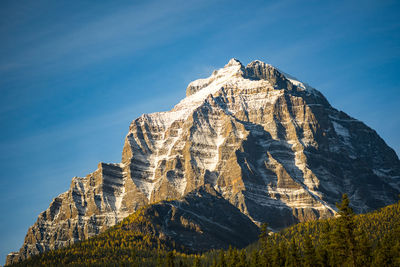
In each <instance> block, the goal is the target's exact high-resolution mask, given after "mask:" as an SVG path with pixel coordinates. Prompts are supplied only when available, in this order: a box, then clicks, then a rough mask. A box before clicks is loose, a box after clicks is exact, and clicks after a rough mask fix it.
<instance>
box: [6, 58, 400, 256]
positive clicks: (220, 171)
mask: <svg viewBox="0 0 400 267" xmlns="http://www.w3.org/2000/svg"><path fill="white" fill-rule="evenodd" d="M203 185H209V186H211V187H212V188H214V190H215V191H216V192H218V194H220V195H221V197H222V198H224V199H225V200H226V201H228V202H229V203H230V204H231V205H233V206H234V207H236V208H237V209H238V210H240V212H241V213H243V214H244V215H246V216H247V217H248V218H249V219H250V220H251V221H253V222H254V223H256V224H259V223H261V222H268V224H269V225H270V227H271V228H273V229H279V228H283V227H286V226H288V225H291V224H293V223H296V222H299V221H306V220H315V219H318V218H325V217H329V216H332V215H333V214H334V213H335V203H336V202H338V201H339V200H340V197H341V194H342V193H347V194H348V195H349V196H350V198H351V201H352V205H353V207H354V209H355V210H356V211H357V212H366V211H370V210H373V209H376V208H379V207H382V206H385V205H388V204H391V203H394V202H395V201H396V200H397V195H398V194H399V192H400V162H399V159H398V157H397V155H396V154H395V152H394V151H393V150H392V149H391V148H390V147H388V146H387V145H386V144H385V142H384V141H383V140H382V139H381V138H380V137H379V136H378V134H377V133H376V132H375V131H374V130H372V129H371V128H369V127H368V126H366V125H365V124H364V123H362V122H360V121H358V120H356V119H354V118H351V117H350V116H348V115H347V114H345V113H343V112H341V111H338V110H336V109H335V108H333V107H331V106H330V104H329V103H328V101H327V100H326V99H325V98H324V96H323V95H322V94H321V93H320V92H318V91H317V90H315V89H313V88H311V87H309V86H308V85H306V84H303V83H301V82H299V81H297V80H295V79H293V78H291V77H289V76H288V75H286V74H284V73H282V72H280V71H279V70H278V69H276V68H274V67H273V66H271V65H268V64H265V63H263V62H260V61H254V62H251V63H250V64H249V65H247V66H243V65H242V64H241V63H240V62H239V61H237V60H235V59H232V60H230V61H229V63H228V64H227V65H226V66H225V67H224V68H222V69H219V70H216V71H214V72H213V74H212V75H211V76H210V77H209V78H206V79H200V80H196V81H194V82H192V83H190V84H189V86H188V88H187V91H186V98H184V99H183V100H182V101H181V102H180V103H178V104H177V105H176V106H175V107H174V108H173V109H172V110H171V111H168V112H159V113H152V114H145V115H142V116H141V117H139V118H137V119H136V120H134V121H133V122H132V123H131V125H130V128H129V133H128V135H127V137H126V140H125V144H124V147H123V152H122V161H121V163H119V164H105V163H101V164H99V166H98V169H97V170H96V171H95V172H93V173H91V174H89V175H88V176H86V177H85V178H73V180H72V183H71V187H70V189H69V190H68V191H67V192H65V193H63V194H61V195H59V196H58V197H56V198H55V199H54V200H53V202H52V203H51V204H50V207H49V208H48V209H47V210H46V211H44V212H43V213H41V214H40V215H39V218H38V220H37V222H36V223H35V224H34V225H33V226H32V227H31V228H29V230H28V233H27V236H26V238H25V242H24V244H23V246H22V248H21V250H20V251H19V253H17V254H16V253H14V254H13V255H11V256H10V257H9V262H12V261H17V260H19V259H24V258H26V257H29V256H30V255H32V254H36V253H39V252H43V251H46V250H49V249H54V248H58V247H62V246H65V245H68V244H71V243H73V242H75V241H78V240H82V239H85V238H88V237H90V236H93V235H96V234H98V233H100V232H103V231H104V230H105V229H107V228H109V227H110V226H112V225H115V224H116V223H118V222H119V221H121V220H122V219H123V218H125V217H126V216H128V215H129V214H131V213H133V212H134V211H135V210H137V209H138V208H139V207H142V206H144V205H145V204H149V203H152V202H156V201H161V200H165V199H171V198H180V197H182V196H184V195H186V194H188V193H190V192H191V191H193V190H195V189H197V188H199V187H200V186H203ZM207 229H209V228H207ZM206 234H207V233H204V235H206ZM211 235H212V234H210V236H211ZM226 238H227V239H226V240H229V237H228V236H226ZM215 242H217V241H215ZM221 242H222V241H221ZM224 242H225V241H224Z"/></svg>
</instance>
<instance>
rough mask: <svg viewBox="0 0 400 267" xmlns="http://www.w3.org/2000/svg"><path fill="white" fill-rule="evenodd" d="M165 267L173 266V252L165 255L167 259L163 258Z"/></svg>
mask: <svg viewBox="0 0 400 267" xmlns="http://www.w3.org/2000/svg"><path fill="white" fill-rule="evenodd" d="M165 266H166V267H174V266H175V255H174V252H172V251H170V252H168V253H167V257H166V258H165Z"/></svg>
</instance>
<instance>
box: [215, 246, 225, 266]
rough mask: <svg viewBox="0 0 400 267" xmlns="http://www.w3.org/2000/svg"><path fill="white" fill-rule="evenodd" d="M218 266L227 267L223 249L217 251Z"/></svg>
mask: <svg viewBox="0 0 400 267" xmlns="http://www.w3.org/2000/svg"><path fill="white" fill-rule="evenodd" d="M217 266H218V267H227V264H226V260H225V252H224V250H222V249H221V250H220V251H219V258H218V264H217Z"/></svg>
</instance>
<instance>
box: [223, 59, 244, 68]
mask: <svg viewBox="0 0 400 267" xmlns="http://www.w3.org/2000/svg"><path fill="white" fill-rule="evenodd" d="M231 66H239V67H243V64H242V63H241V62H240V61H239V60H238V59H236V58H231V59H230V60H229V62H228V64H226V65H225V67H224V68H226V67H231Z"/></svg>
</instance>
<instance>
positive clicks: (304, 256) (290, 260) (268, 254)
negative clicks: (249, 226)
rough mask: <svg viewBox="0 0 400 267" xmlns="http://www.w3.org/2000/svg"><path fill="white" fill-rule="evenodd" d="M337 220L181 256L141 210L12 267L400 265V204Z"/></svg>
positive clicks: (347, 213) (345, 211) (343, 210)
mask: <svg viewBox="0 0 400 267" xmlns="http://www.w3.org/2000/svg"><path fill="white" fill-rule="evenodd" d="M338 209H339V214H340V216H339V217H337V218H332V219H329V220H320V221H315V222H306V223H300V224H297V225H295V226H292V227H289V228H287V229H285V230H283V231H281V232H280V233H276V234H272V235H270V234H269V233H268V230H267V227H266V225H263V227H262V231H261V235H260V240H259V242H257V243H256V244H253V245H251V246H249V247H248V248H247V249H243V250H237V249H235V248H230V249H229V250H227V251H224V250H218V251H210V252H208V253H205V254H203V255H193V254H186V253H185V249H184V248H182V247H179V248H178V247H175V245H174V243H173V242H172V241H170V240H164V239H162V238H161V239H160V238H157V237H156V236H158V235H156V233H159V229H156V226H154V225H153V224H152V223H151V221H150V220H149V219H148V218H147V217H146V216H145V214H144V212H143V210H144V209H141V210H139V211H137V212H136V213H134V214H132V215H131V216H129V217H127V218H126V219H124V220H123V221H122V222H121V223H120V224H118V225H116V226H115V227H112V228H111V229H109V230H108V231H107V232H105V233H103V234H100V235H98V236H95V237H93V238H90V239H89V240H86V241H83V242H80V243H77V244H74V245H72V246H70V247H67V248H63V249H59V250H55V251H50V252H47V253H44V254H41V255H37V256H34V257H32V258H30V259H28V260H26V261H24V262H21V263H19V264H18V265H16V266H35V265H46V266H51V265H53V266H54V265H68V264H69V265H82V266H85V265H110V266H113V265H119V266H120V265H126V266H218V267H223V266H238V267H239V266H400V204H399V203H398V204H394V205H390V206H387V207H385V208H383V209H380V210H378V211H375V212H372V213H368V214H364V215H354V214H353V211H352V209H351V208H350V207H349V199H348V198H347V196H346V195H344V196H343V200H342V203H341V204H339V205H338Z"/></svg>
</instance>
